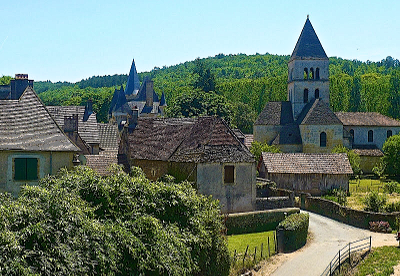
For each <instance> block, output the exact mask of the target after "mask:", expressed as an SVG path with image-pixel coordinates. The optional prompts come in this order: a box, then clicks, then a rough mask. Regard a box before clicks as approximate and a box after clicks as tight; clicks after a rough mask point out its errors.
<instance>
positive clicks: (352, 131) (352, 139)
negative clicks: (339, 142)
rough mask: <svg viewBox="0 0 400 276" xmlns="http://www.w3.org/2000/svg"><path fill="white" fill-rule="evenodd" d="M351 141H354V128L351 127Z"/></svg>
mask: <svg viewBox="0 0 400 276" xmlns="http://www.w3.org/2000/svg"><path fill="white" fill-rule="evenodd" d="M350 135H351V141H352V142H354V129H350Z"/></svg>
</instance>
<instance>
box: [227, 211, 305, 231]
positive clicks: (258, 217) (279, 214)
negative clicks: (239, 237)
mask: <svg viewBox="0 0 400 276" xmlns="http://www.w3.org/2000/svg"><path fill="white" fill-rule="evenodd" d="M285 213H286V214H287V215H291V214H296V213H300V209H299V208H284V209H275V210H265V211H257V212H247V213H237V214H230V215H228V216H227V218H226V221H225V226H226V228H227V234H228V235H231V234H245V233H256V232H264V231H272V230H275V229H276V226H278V224H279V222H281V221H282V220H284V219H285Z"/></svg>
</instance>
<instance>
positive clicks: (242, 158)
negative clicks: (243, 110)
mask: <svg viewBox="0 0 400 276" xmlns="http://www.w3.org/2000/svg"><path fill="white" fill-rule="evenodd" d="M129 144H130V152H131V158H132V159H147V160H161V161H175V162H196V163H198V162H254V157H253V155H252V154H251V153H250V152H249V151H248V149H247V148H246V147H245V146H244V145H243V144H242V143H241V142H240V141H239V140H238V138H237V137H236V135H235V134H234V133H233V131H232V130H231V129H230V128H229V127H228V126H227V125H226V123H225V122H224V121H223V120H222V119H220V118H216V117H200V118H197V119H187V118H139V120H138V124H137V127H136V129H135V130H134V131H133V132H132V133H131V134H130V135H129Z"/></svg>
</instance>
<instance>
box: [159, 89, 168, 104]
mask: <svg viewBox="0 0 400 276" xmlns="http://www.w3.org/2000/svg"><path fill="white" fill-rule="evenodd" d="M166 105H167V101H166V100H165V94H164V91H163V92H162V94H161V100H160V106H166Z"/></svg>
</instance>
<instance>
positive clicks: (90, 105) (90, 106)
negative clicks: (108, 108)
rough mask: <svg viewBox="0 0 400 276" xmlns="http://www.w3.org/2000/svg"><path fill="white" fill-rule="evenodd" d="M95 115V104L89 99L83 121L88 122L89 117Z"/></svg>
mask: <svg viewBox="0 0 400 276" xmlns="http://www.w3.org/2000/svg"><path fill="white" fill-rule="evenodd" d="M92 114H93V102H92V100H91V99H89V100H88V101H87V103H86V106H85V113H84V114H83V121H84V122H86V121H87V120H88V119H89V116H90V115H92Z"/></svg>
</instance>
